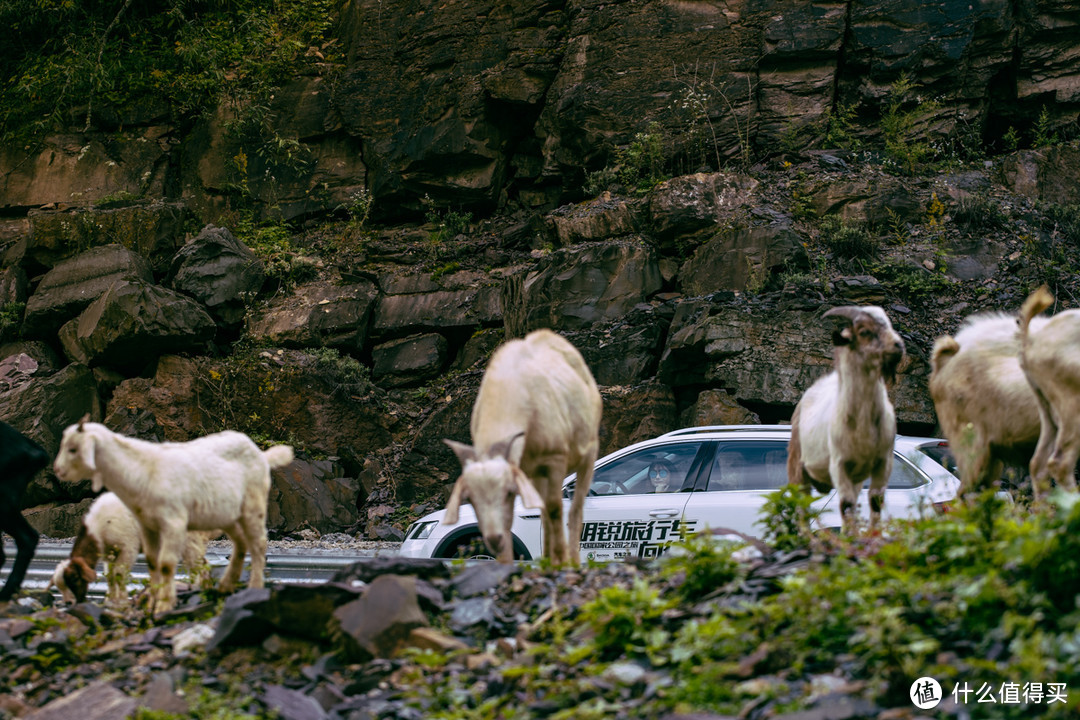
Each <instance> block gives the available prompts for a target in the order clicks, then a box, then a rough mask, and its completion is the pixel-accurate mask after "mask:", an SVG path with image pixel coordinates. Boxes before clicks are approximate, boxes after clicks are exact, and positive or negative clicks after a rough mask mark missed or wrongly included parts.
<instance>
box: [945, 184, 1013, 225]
mask: <svg viewBox="0 0 1080 720" xmlns="http://www.w3.org/2000/svg"><path fill="white" fill-rule="evenodd" d="M952 220H953V222H954V223H955V224H956V225H957V227H959V228H961V229H962V230H963V231H964V232H966V233H969V234H974V233H980V232H990V231H994V230H1001V229H1002V228H1004V227H1007V225H1008V223H1009V216H1008V214H1007V213H1006V212H1005V211H1004V210H1002V208H1001V204H1000V203H998V202H995V201H994V199H993V198H991V197H990V196H989V195H988V194H986V193H972V194H970V195H964V196H963V197H961V198H960V199H959V200H958V201H957V203H956V208H955V209H954V210H953V212H952Z"/></svg>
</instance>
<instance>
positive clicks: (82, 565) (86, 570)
mask: <svg viewBox="0 0 1080 720" xmlns="http://www.w3.org/2000/svg"><path fill="white" fill-rule="evenodd" d="M72 564H73V565H74V566H75V567H76V568H78V570H79V574H80V575H82V576H83V579H84V580H86V582H88V583H92V582H94V581H95V580H97V571H96V570H94V568H92V567H90V563H88V562H86V561H85V560H83V559H82V558H76V559H75V560H74V562H73V563H72Z"/></svg>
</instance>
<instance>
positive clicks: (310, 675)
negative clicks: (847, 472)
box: [0, 545, 872, 720]
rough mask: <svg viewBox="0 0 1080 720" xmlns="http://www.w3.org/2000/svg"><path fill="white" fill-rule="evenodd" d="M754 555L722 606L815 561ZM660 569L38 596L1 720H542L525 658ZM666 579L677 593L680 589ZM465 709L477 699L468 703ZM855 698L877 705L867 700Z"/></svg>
mask: <svg viewBox="0 0 1080 720" xmlns="http://www.w3.org/2000/svg"><path fill="white" fill-rule="evenodd" d="M762 549H764V551H765V552H764V554H762V552H761V550H762ZM745 556H746V558H748V559H747V560H746V562H748V563H750V567H749V568H748V573H747V574H746V576H745V579H744V581H743V582H741V583H739V584H738V586H737V587H735V588H732V589H730V590H729V592H727V593H725V595H724V597H723V598H720V599H719V600H720V601H722V602H725V603H727V602H730V603H738V602H742V601H749V600H753V599H755V598H757V597H760V596H761V595H762V594H768V593H772V592H775V591H776V590H777V588H778V578H780V577H782V576H784V575H785V574H788V573H790V572H792V571H793V570H794V569H796V568H799V567H802V566H804V565H805V564H806V563H807V562H808V561H809V560H808V554H807V553H806V552H805V551H799V552H789V553H776V552H773V551H772V550H770V549H769V548H767V547H765V546H760V545H759V549H757V550H753V549H751V550H749V551H748V552H747V553H745ZM655 570H656V566H655V565H637V564H632V563H625V564H610V565H605V566H602V567H592V568H587V569H581V570H559V571H555V570H547V569H540V568H527V567H521V566H507V565H499V564H496V563H477V564H473V565H469V566H464V565H447V564H445V563H444V562H442V561H438V560H426V561H425V560H413V559H405V558H400V557H393V556H390V557H376V558H371V559H365V560H364V561H362V562H357V563H356V564H354V565H352V566H350V567H348V568H347V569H345V570H342V571H341V572H339V573H338V575H336V576H335V577H334V578H333V579H332V580H331V581H329V582H326V583H323V584H318V585H292V586H285V585H277V586H271V587H268V588H262V589H248V590H243V591H241V592H239V593H237V594H235V595H233V596H230V597H228V598H226V599H225V600H224V602H223V603H220V602H219V601H218V600H217V599H215V598H212V597H210V596H209V595H207V594H206V593H202V592H198V591H189V592H188V593H186V595H185V594H183V593H182V594H181V603H180V606H179V607H178V608H177V609H176V610H175V611H173V612H171V613H168V614H167V615H165V616H159V617H158V618H156V621H155V622H153V623H151V622H149V621H148V619H147V618H146V617H145V616H144V615H143V614H142V613H141V612H139V611H129V612H127V613H119V612H116V611H112V610H106V609H103V608H102V607H100V606H98V605H96V604H93V603H82V604H79V605H75V606H72V607H60V606H58V605H55V604H53V601H52V597H51V596H50V595H48V594H44V593H37V594H34V595H31V596H27V597H24V598H22V599H20V600H19V601H18V602H16V603H12V604H10V605H9V606H8V607H7V608H6V610H4V611H3V613H2V615H0V677H2V678H3V680H2V681H0V684H2V688H0V689H2V690H3V693H0V718H9V717H26V718H33V719H34V720H43V719H52V718H71V717H74V716H75V715H77V716H78V717H79V718H80V720H106V719H108V720H117V719H119V718H124V717H132V716H133V714H134V713H135V711H136V709H137V708H146V709H149V710H153V711H158V712H160V713H163V717H173V715H170V714H168V713H174V714H177V716H182V717H192V716H196V717H205V716H206V714H205V713H209V712H211V706H212V704H213V703H217V705H213V707H219V708H220V707H228V708H229V709H230V710H231V711H232V712H236V713H248V714H251V715H254V716H256V717H264V716H266V715H267V714H268V713H271V712H276V713H277V715H276V717H280V718H282V719H283V720H329V719H335V720H345V719H348V720H367V719H374V718H417V719H419V718H424V717H429V716H430V712H431V711H432V709H433V703H440V704H441V703H445V702H446V701H447V700H446V698H445V697H442V695H441V693H442V691H441V689H442V688H470V689H471V691H472V692H474V693H475V692H477V691H480V690H482V692H481V695H482V696H485V697H494V696H500V697H502V696H505V695H507V694H510V695H511V696H512V697H514V698H516V702H518V703H519V704H520V708H521V711H522V713H523V715H524V716H527V717H546V716H548V715H551V714H553V713H555V712H557V711H560V710H565V709H566V708H565V707H564V705H565V702H566V700H565V698H563V697H562V696H560V695H559V694H558V693H555V692H548V691H545V689H544V684H543V683H538V684H537V685H536V687H533V686H530V685H529V684H528V683H526V682H524V681H522V682H518V681H515V680H514V679H513V678H515V677H518V678H520V677H521V676H520V674H519V672H520V669H521V668H526V667H528V666H530V665H531V664H533V663H534V662H535V661H534V659H533V657H532V655H531V654H530V648H531V647H532V646H533V643H534V642H535V637H536V636H537V634H538V633H540V634H543V633H544V632H545V631H546V630H547V628H545V625H550V624H551V623H553V622H556V621H555V620H553V619H552V618H566V617H569V618H570V619H571V622H573V617H574V613H575V612H576V609H577V608H580V607H581V606H582V604H584V603H586V602H587V601H589V600H591V599H593V598H595V597H596V596H597V594H598V593H599V592H600V591H601V590H603V589H604V588H608V587H612V586H615V585H618V586H622V587H629V586H632V585H633V584H634V582H635V579H639V578H642V577H645V576H648V575H650V574H652V573H654V572H655ZM671 582H672V584H673V587H677V586H678V584H679V583H680V579H679V578H677V577H676V578H674V579H672V581H671ZM717 600H718V599H717V598H713V599H711V601H717ZM706 606H707V603H703V604H702V606H701V607H700V608H693V607H688V608H685V609H683V610H680V611H678V612H677V613H671V614H670V617H668V616H666V617H665V618H663V619H662V620H661V623H662V624H665V625H667V626H674V625H677V624H681V623H684V622H687V621H689V620H692V619H694V618H695V617H698V616H702V617H703V616H704V615H705V613H706ZM739 667H740V669H741V670H740V672H741V673H742V677H743V678H745V679H751V678H753V676H754V659H753V658H752V657H751V658H746V659H745V660H744V661H743V662H742V663H740V665H739ZM515 668H517V669H515ZM570 672H572V670H571V668H570V667H569V666H567V667H551V668H548V669H546V670H545V671H544V673H545V674H550V675H551V676H552V678H558V677H563V678H565V677H566V676H567V674H568V673H570ZM761 681H762V682H775V681H774V680H767V679H763V680H761ZM583 682H584V683H586V684H589V685H590V686H591V687H592V689H591V690H590V691H589V693H587V694H588V695H591V696H593V697H597V698H605V699H606V701H610V702H613V703H615V704H616V705H613V707H618V708H620V710H619V711H620V712H621V713H624V715H623V716H653V714H654V713H655V712H656V711H655V708H656V707H658V706H662V703H660V705H658V704H657V700H658V698H660V697H662V695H663V692H664V688H665V687H669V686H670V685H671V684H672V683H676V682H678V678H673V677H671V676H670V674H669V673H668V672H667V671H666V670H665V669H664V668H662V667H660V668H656V667H650V666H648V665H647V663H646V664H638V663H636V662H615V663H612V664H610V665H609V666H607V667H606V668H604V669H603V671H602V673H601V674H599V675H597V676H596V677H592V678H578V679H577V680H576V683H577V686H578V687H580V686H581V683H583ZM832 683H833V685H835V686H836V687H834V688H832V690H833V691H835V690H837V689H843V688H845V687H846V685H845V684H844V683H843V682H840V681H839V679H838V678H833V681H832ZM433 688H439V689H440V690H433ZM851 689H852V690H853V689H854V688H851ZM796 691H797V692H802V688H801V687H800V688H797V689H796V688H793V689H792V692H796ZM436 698H438V699H436ZM588 699H589V698H588V697H583V698H580V700H581V701H582V702H584V701H586V700H588ZM460 701H461V702H463V703H465V702H471V701H469V700H468V698H467V697H466V694H465V693H464V692H462V694H461V698H460ZM845 702H849V703H856V704H860V703H861V705H860V708H861V709H863V710H866V709H867V708H864V707H862V705H867V703H865V701H863V700H858V699H855V698H849V699H847V700H845ZM650 708H653V709H652V710H650ZM871 710H872V708H871ZM462 711H463V712H468V711H469V710H468V709H467V708H466V707H462ZM642 713H644V715H642ZM155 717H157V716H155ZM667 717H670V718H675V717H677V716H675V715H668V716H667ZM695 717H698V716H695Z"/></svg>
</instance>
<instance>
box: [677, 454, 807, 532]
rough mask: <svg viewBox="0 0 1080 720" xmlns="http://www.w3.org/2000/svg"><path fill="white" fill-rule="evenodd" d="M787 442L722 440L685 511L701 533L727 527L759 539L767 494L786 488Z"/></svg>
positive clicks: (691, 494) (690, 522)
mask: <svg viewBox="0 0 1080 720" xmlns="http://www.w3.org/2000/svg"><path fill="white" fill-rule="evenodd" d="M787 445H788V443H787V438H783V439H775V440H769V439H760V440H754V439H745V440H737V439H732V440H720V441H718V442H717V448H716V452H715V454H714V456H713V459H712V462H711V463H709V465H708V468H707V472H705V473H702V474H701V476H699V478H698V486H697V487H696V488H695V490H694V492H691V493H690V497H689V499H688V500H687V503H686V506H685V508H684V514H685V518H686V523H687V524H688V525H691V526H693V527H694V528H696V529H697V530H704V529H705V528H709V529H712V530H717V529H720V528H726V529H729V530H735V531H736V532H740V533H745V534H747V535H753V536H754V537H761V535H762V534H763V532H764V527H763V526H762V525H761V524H760V512H761V507H762V505H764V504H765V500H766V497H765V496H766V495H768V494H769V493H771V492H773V491H774V490H777V489H779V488H781V487H783V486H784V485H785V484H786V483H787Z"/></svg>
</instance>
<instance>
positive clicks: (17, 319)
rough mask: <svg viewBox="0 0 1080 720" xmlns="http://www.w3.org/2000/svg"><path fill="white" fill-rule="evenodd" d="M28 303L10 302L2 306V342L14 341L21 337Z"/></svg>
mask: <svg viewBox="0 0 1080 720" xmlns="http://www.w3.org/2000/svg"><path fill="white" fill-rule="evenodd" d="M25 311H26V303H21V302H9V303H4V304H3V305H2V306H0V340H13V339H15V338H17V337H18V336H19V328H20V327H21V326H22V319H23V313H24V312H25Z"/></svg>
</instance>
